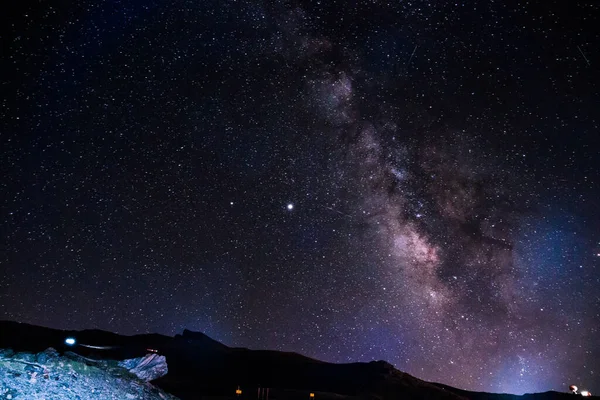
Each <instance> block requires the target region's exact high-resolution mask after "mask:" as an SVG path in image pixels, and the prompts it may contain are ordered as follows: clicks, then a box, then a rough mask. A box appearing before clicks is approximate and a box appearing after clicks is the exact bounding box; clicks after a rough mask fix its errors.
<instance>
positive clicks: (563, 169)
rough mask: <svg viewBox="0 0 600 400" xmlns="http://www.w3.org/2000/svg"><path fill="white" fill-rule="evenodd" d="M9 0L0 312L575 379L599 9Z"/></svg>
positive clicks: (519, 389) (592, 194)
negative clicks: (13, 0) (186, 329)
mask: <svg viewBox="0 0 600 400" xmlns="http://www.w3.org/2000/svg"><path fill="white" fill-rule="evenodd" d="M16 3H17V4H14V5H12V6H11V7H13V8H12V9H10V10H7V11H6V13H4V12H3V14H4V15H3V17H2V19H3V20H2V24H1V26H2V27H1V28H0V29H1V36H0V40H1V42H2V56H1V57H0V63H1V64H0V67H1V74H0V85H1V88H2V90H1V100H2V107H1V109H0V157H1V158H0V159H1V161H2V162H1V163H0V168H1V174H0V176H1V179H0V191H1V194H0V221H1V224H2V225H1V238H2V240H1V242H0V266H1V276H2V279H1V280H0V318H1V319H12V320H18V321H23V322H29V323H34V324H40V325H46V326H51V327H55V328H61V329H83V328H100V329H106V330H111V331H115V332H119V333H123V334H133V333H142V332H159V333H164V334H170V335H172V334H175V333H178V332H181V331H182V330H183V329H184V328H188V329H191V330H197V331H203V332H205V333H206V334H208V335H210V336H212V337H213V338H215V339H217V340H220V341H222V342H223V343H225V344H227V345H231V346H245V347H250V348H255V349H263V348H268V349H277V350H286V351H297V352H300V353H303V354H305V355H308V356H311V357H316V358H319V359H322V360H326V361H332V362H350V361H370V360H373V359H384V360H388V361H389V362H391V363H392V364H394V365H395V366H396V367H397V368H399V369H401V370H402V371H405V372H408V373H410V374H412V375H415V376H417V377H419V378H422V379H425V380H431V381H437V382H442V383H447V384H451V385H453V386H457V387H460V388H465V389H471V390H484V391H493V392H510V393H524V392H532V391H545V390H550V389H555V390H561V391H565V390H566V385H568V384H572V383H574V384H577V385H578V386H579V387H580V388H585V389H589V390H591V391H592V392H594V391H596V392H600V386H598V381H599V380H600V379H599V375H600V361H599V360H600V340H598V338H599V334H600V289H599V286H600V212H599V210H600V189H599V187H600V172H599V167H600V161H599V159H600V157H599V152H598V147H599V145H600V129H599V125H600V114H599V110H600V94H599V93H600V78H599V77H600V70H599V67H598V66H600V53H599V49H600V29H598V26H600V3H598V2H594V1H588V2H585V1H582V2H568V3H569V4H568V6H567V4H566V3H567V2H563V1H520V2H518V1H508V2H504V1H492V0H490V1H485V2H480V1H459V2H446V1H435V0H433V1H418V0H413V1H401V0H398V1H392V2H389V3H387V2H384V1H376V0H372V1H360V2H359V1H356V2H346V1H337V0H333V1H327V0H321V1H301V0H289V1H258V0H257V1H242V0H238V1H235V0H218V1H217V0H203V1H188V0H174V1H163V0H148V1H137V0H134V1H130V2H125V1H109V0H103V1H96V0H94V1H90V0H83V1H71V0H57V1H50V2H35V1H22V2H16Z"/></svg>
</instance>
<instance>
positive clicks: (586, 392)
mask: <svg viewBox="0 0 600 400" xmlns="http://www.w3.org/2000/svg"><path fill="white" fill-rule="evenodd" d="M581 395H582V396H584V397H588V396H591V395H592V394H591V393H590V392H589V391H587V390H582V391H581Z"/></svg>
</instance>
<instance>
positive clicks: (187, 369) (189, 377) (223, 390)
mask: <svg viewBox="0 0 600 400" xmlns="http://www.w3.org/2000/svg"><path fill="white" fill-rule="evenodd" d="M68 337H72V338H74V339H75V340H76V343H75V345H73V346H69V345H67V344H66V343H65V339H66V338H68ZM87 346H92V347H87ZM97 347H100V348H97ZM48 348H54V349H56V350H57V351H58V354H63V353H66V354H67V355H69V354H71V355H72V354H73V353H76V354H77V355H80V356H83V357H85V358H83V360H86V359H87V360H89V361H88V364H90V363H92V362H93V361H95V360H100V361H103V362H105V363H106V362H113V360H124V359H132V358H136V357H143V356H145V355H146V354H149V353H150V354H153V353H157V354H160V355H163V356H165V357H166V361H167V364H168V373H167V374H166V375H165V376H163V377H160V378H158V379H155V380H153V381H152V384H153V385H155V386H156V387H158V388H160V389H162V390H164V391H165V392H167V393H170V394H172V395H175V396H177V397H179V398H181V399H217V398H219V399H224V398H235V397H239V399H240V400H249V399H261V400H267V395H268V399H269V400H278V399H290V400H294V399H303V400H308V399H309V394H310V393H314V396H315V398H316V399H319V400H321V399H339V400H342V399H448V400H450V399H456V400H458V399H472V400H483V399H492V400H573V395H571V394H566V393H557V392H546V393H537V394H527V395H524V396H513V395H501V394H490V393H476V392H469V391H463V390H459V389H455V388H452V387H449V386H445V385H440V384H434V383H429V382H425V381H422V380H420V379H417V378H415V377H413V376H410V375H408V374H405V373H403V372H401V371H398V370H396V369H395V368H394V367H393V366H392V365H390V364H388V363H386V362H385V361H374V362H369V363H352V364H331V363H326V362H322V361H318V360H315V359H311V358H308V357H304V356H302V355H300V354H296V353H285V352H278V351H265V350H248V349H241V348H231V347H227V346H225V345H223V344H221V343H219V342H217V341H215V340H213V339H211V338H209V337H208V336H206V335H204V334H202V333H197V332H191V331H188V330H184V332H183V334H182V335H176V336H175V337H169V336H163V335H157V334H146V335H135V336H122V335H117V334H114V333H110V332H105V331H99V330H85V331H62V330H56V329H50V328H44V327H39V326H33V325H27V324H21V323H17V322H10V321H0V351H2V350H1V349H4V352H5V353H6V352H7V351H8V352H25V353H41V352H44V351H45V350H46V349H48ZM38 357H39V356H38ZM71 358H72V356H71ZM59 364H64V363H59ZM0 368H2V367H1V366H0ZM0 372H1V371H0ZM121 381H122V380H121V379H119V382H121ZM142 386H143V385H142ZM238 386H239V388H240V389H241V390H242V393H241V395H239V396H238V395H236V394H235V390H236V389H237V388H238ZM259 388H264V389H259ZM266 388H269V390H268V392H267V390H266ZM1 389H2V388H0V398H5V397H2V394H1V393H2V390H1ZM90 396H91V397H89V398H90V399H91V398H98V397H97V396H96V397H94V395H93V394H90ZM11 398H12V396H11ZM129 398H135V397H129ZM139 398H141V397H139Z"/></svg>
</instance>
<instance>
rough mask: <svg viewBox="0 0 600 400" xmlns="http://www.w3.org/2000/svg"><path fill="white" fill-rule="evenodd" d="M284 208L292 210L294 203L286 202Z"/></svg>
mask: <svg viewBox="0 0 600 400" xmlns="http://www.w3.org/2000/svg"><path fill="white" fill-rule="evenodd" d="M286 208H287V209H288V211H292V210H293V209H294V205H293V204H292V203H288V205H287V206H286Z"/></svg>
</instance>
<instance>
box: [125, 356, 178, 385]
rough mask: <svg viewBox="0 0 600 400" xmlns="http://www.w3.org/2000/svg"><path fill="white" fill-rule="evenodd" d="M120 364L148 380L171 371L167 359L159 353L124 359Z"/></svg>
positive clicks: (142, 378)
mask: <svg viewBox="0 0 600 400" xmlns="http://www.w3.org/2000/svg"><path fill="white" fill-rule="evenodd" d="M119 366H120V367H123V368H126V369H127V370H129V372H131V373H132V374H134V375H135V376H137V377H138V378H140V379H141V380H144V381H146V382H150V381H153V380H155V379H158V378H161V377H163V376H165V375H166V374H167V372H169V369H168V367H167V359H166V358H165V356H161V355H158V354H146V355H145V356H144V357H138V358H131V359H128V360H123V361H121V362H119Z"/></svg>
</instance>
